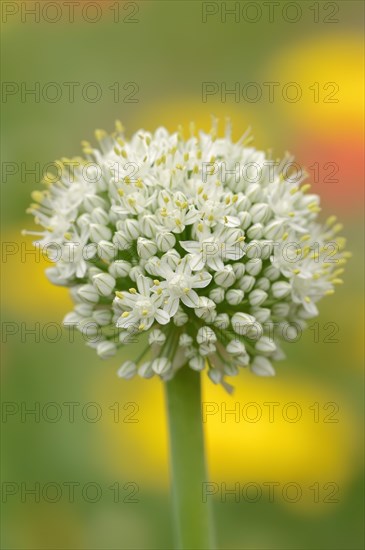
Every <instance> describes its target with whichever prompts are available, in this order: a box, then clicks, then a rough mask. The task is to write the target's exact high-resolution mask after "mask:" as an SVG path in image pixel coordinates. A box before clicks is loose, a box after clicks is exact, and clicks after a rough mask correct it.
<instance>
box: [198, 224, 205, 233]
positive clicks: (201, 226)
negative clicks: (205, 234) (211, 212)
mask: <svg viewBox="0 0 365 550" xmlns="http://www.w3.org/2000/svg"><path fill="white" fill-rule="evenodd" d="M203 229H204V226H203V224H202V223H198V225H197V230H198V231H200V232H202V231H203Z"/></svg>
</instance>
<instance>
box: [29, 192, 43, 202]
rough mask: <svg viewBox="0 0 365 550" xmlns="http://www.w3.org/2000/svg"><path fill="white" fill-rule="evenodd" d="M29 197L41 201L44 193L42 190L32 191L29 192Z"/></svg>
mask: <svg viewBox="0 0 365 550" xmlns="http://www.w3.org/2000/svg"><path fill="white" fill-rule="evenodd" d="M31 197H32V199H33V200H34V201H35V202H42V201H43V199H44V197H45V195H44V192H42V191H33V192H32V193H31Z"/></svg>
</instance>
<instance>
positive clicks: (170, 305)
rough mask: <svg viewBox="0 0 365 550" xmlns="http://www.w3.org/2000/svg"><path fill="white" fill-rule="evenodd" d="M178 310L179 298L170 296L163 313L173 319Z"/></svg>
mask: <svg viewBox="0 0 365 550" xmlns="http://www.w3.org/2000/svg"><path fill="white" fill-rule="evenodd" d="M178 308H179V298H177V297H175V296H170V298H169V299H168V301H167V304H166V306H165V307H164V311H166V313H167V314H168V315H169V316H170V317H173V316H174V315H175V313H176V312H177V310H178Z"/></svg>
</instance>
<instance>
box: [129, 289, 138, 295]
mask: <svg viewBox="0 0 365 550" xmlns="http://www.w3.org/2000/svg"><path fill="white" fill-rule="evenodd" d="M129 292H130V293H131V294H137V291H136V289H135V288H130V289H129Z"/></svg>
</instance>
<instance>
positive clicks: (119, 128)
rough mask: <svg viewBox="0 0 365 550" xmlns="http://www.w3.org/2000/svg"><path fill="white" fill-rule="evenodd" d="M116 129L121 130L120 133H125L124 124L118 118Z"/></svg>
mask: <svg viewBox="0 0 365 550" xmlns="http://www.w3.org/2000/svg"><path fill="white" fill-rule="evenodd" d="M115 129H116V131H117V132H120V133H123V132H124V130H125V128H124V126H123V124H122V123H121V121H120V120H118V119H117V120H116V121H115Z"/></svg>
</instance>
